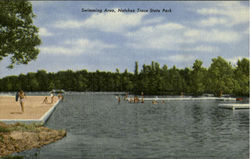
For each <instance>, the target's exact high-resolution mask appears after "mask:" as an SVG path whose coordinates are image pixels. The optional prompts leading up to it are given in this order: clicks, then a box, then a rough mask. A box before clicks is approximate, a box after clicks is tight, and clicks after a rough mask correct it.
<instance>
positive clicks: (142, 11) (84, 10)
mask: <svg viewBox="0 0 250 159" xmlns="http://www.w3.org/2000/svg"><path fill="white" fill-rule="evenodd" d="M81 12H85V13H88V12H90V13H93V12H97V13H171V12H172V10H171V8H163V9H155V8H150V9H143V8H136V9H134V8H133V9H130V8H125V9H124V8H116V9H114V8H112V9H108V8H104V9H100V8H82V9H81Z"/></svg>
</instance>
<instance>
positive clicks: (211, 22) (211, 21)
mask: <svg viewBox="0 0 250 159" xmlns="http://www.w3.org/2000/svg"><path fill="white" fill-rule="evenodd" d="M227 23H228V20H227V19H225V18H217V17H210V18H208V19H204V20H202V21H201V22H200V23H199V25H201V26H215V25H224V24H227Z"/></svg>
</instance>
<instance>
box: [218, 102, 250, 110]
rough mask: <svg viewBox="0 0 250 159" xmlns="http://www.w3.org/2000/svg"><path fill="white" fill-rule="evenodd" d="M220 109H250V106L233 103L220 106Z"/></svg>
mask: <svg viewBox="0 0 250 159" xmlns="http://www.w3.org/2000/svg"><path fill="white" fill-rule="evenodd" d="M219 107H220V108H226V109H233V110H234V109H249V108H250V104H249V103H247V104H237V103H231V104H219Z"/></svg>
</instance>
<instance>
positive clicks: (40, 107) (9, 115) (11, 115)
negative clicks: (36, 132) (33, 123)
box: [0, 96, 58, 120]
mask: <svg viewBox="0 0 250 159" xmlns="http://www.w3.org/2000/svg"><path fill="white" fill-rule="evenodd" d="M44 98H45V96H27V97H26V98H25V101H24V113H21V106H20V103H19V101H18V102H16V101H15V97H14V96H0V120H1V119H40V118H41V117H42V116H43V115H44V114H45V113H46V112H47V111H48V110H49V109H50V108H51V107H52V106H53V105H54V104H55V103H56V102H57V100H58V98H57V97H54V102H53V103H52V104H43V100H44ZM48 101H49V102H50V97H48Z"/></svg>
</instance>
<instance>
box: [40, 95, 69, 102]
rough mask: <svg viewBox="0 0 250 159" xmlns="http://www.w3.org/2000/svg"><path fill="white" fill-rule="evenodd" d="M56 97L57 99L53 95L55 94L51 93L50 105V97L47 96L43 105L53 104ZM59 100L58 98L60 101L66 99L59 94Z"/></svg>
mask: <svg viewBox="0 0 250 159" xmlns="http://www.w3.org/2000/svg"><path fill="white" fill-rule="evenodd" d="M54 97H55V95H54V94H53V93H50V103H49V101H48V97H47V96H46V97H45V98H44V100H43V104H44V103H45V104H52V103H54ZM57 98H58V100H60V99H61V100H63V99H64V97H63V95H62V94H60V93H59V94H58V95H57Z"/></svg>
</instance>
